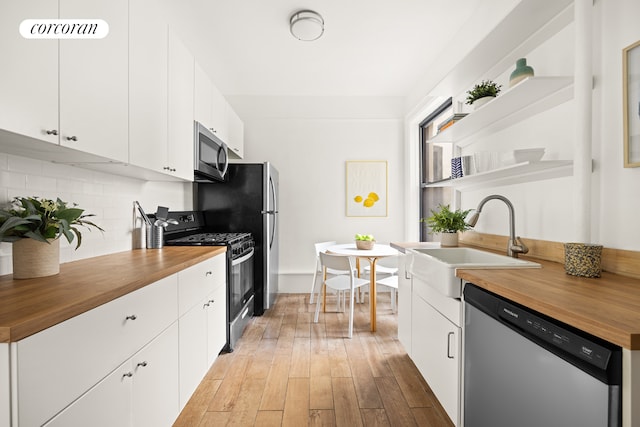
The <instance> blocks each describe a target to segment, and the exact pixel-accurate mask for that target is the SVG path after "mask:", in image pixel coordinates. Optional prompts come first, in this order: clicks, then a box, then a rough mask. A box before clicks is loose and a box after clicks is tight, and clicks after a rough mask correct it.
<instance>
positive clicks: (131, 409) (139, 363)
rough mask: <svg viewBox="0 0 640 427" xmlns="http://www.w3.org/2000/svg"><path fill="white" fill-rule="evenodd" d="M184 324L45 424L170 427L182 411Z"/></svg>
mask: <svg viewBox="0 0 640 427" xmlns="http://www.w3.org/2000/svg"><path fill="white" fill-rule="evenodd" d="M177 342H178V325H177V323H173V324H172V325H171V326H170V327H169V328H168V329H167V330H165V331H164V332H163V333H162V334H160V335H159V336H158V337H157V338H155V339H154V340H153V341H152V342H151V343H149V344H148V345H147V346H145V347H144V348H143V349H142V350H140V352H138V353H137V354H136V355H134V356H133V357H132V358H130V359H129V360H127V361H126V362H125V363H123V364H122V365H120V366H119V367H118V368H116V369H115V370H114V371H113V372H112V373H111V374H109V375H108V376H107V377H106V378H105V379H103V380H102V381H100V382H99V383H98V384H97V385H96V386H94V387H93V388H91V389H90V390H89V391H88V392H87V393H85V394H84V395H83V396H82V397H80V398H79V399H78V400H76V401H75V402H74V403H73V404H71V405H70V406H69V407H67V408H66V409H64V410H63V411H62V412H60V413H59V414H58V415H57V416H56V417H55V418H53V419H52V420H51V421H49V422H48V423H47V424H45V425H46V426H47V427H70V426H85V425H87V421H88V420H90V425H91V426H93V427H101V426H104V427H111V426H119V427H120V426H122V427H125V426H135V427H144V426H149V427H155V426H169V425H171V424H172V423H173V421H174V420H175V419H176V417H177V416H178V414H179V410H178V352H177Z"/></svg>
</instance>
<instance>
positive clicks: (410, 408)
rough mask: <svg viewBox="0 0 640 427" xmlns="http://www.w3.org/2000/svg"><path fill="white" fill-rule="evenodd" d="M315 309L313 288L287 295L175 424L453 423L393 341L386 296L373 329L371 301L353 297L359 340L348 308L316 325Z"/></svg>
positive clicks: (215, 370)
mask: <svg viewBox="0 0 640 427" xmlns="http://www.w3.org/2000/svg"><path fill="white" fill-rule="evenodd" d="M314 309H315V305H313V306H312V305H310V304H309V296H308V294H307V295H304V294H281V295H280V296H279V297H278V300H277V302H276V304H275V306H274V308H273V309H271V310H267V312H266V313H265V315H264V316H261V317H255V318H254V319H252V321H251V323H250V324H249V326H248V327H247V329H246V330H245V332H244V335H243V336H242V338H241V339H240V341H239V342H238V344H237V346H236V350H235V351H234V352H233V353H229V354H222V355H220V356H219V357H218V359H217V360H216V362H215V363H214V364H213V366H212V367H211V369H210V370H209V372H208V374H207V375H206V377H205V379H204V380H203V381H202V383H201V384H200V386H199V387H198V389H197V390H196V392H195V393H194V395H193V397H192V398H191V400H190V401H189V403H188V404H187V405H186V407H185V408H184V410H183V411H182V413H181V414H180V416H179V417H178V419H177V420H176V423H175V424H174V426H175V427H195V426H216V427H217V426H228V425H233V426H254V425H255V426H294V427H299V426H306V425H309V426H348V427H353V426H362V425H364V426H438V427H439V426H452V424H451V421H450V420H449V418H448V417H447V415H446V414H445V412H444V410H443V409H442V407H441V406H440V404H439V403H438V402H437V400H436V398H435V397H434V395H433V393H432V392H431V390H430V389H429V386H428V385H427V383H426V382H425V381H424V379H423V378H422V376H421V375H420V373H419V372H418V370H417V368H416V367H415V365H414V364H413V362H412V361H411V360H410V359H409V356H408V355H407V354H406V352H405V351H404V349H403V347H402V345H401V344H400V342H399V341H398V339H397V315H394V314H393V313H392V312H391V309H390V304H389V294H382V295H380V297H379V298H378V330H377V332H375V333H372V332H370V331H369V305H368V304H356V316H355V324H354V334H353V339H348V338H346V336H347V324H348V319H349V315H348V312H345V313H335V312H332V313H330V312H327V313H320V320H319V322H318V323H317V324H315V323H313V314H314V313H313V312H314ZM327 310H335V302H334V300H332V298H331V297H328V304H327Z"/></svg>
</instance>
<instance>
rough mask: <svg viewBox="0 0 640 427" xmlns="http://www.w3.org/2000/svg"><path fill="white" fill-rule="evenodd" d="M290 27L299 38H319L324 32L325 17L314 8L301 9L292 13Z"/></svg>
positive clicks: (304, 39)
mask: <svg viewBox="0 0 640 427" xmlns="http://www.w3.org/2000/svg"><path fill="white" fill-rule="evenodd" d="M289 29H290V30H291V34H293V37H295V38H297V39H298V40H302V41H307V42H310V41H313V40H318V39H319V38H320V36H322V34H323V33H324V19H322V16H320V14H319V13H317V12H314V11H313V10H299V11H298V12H296V13H294V14H293V15H291V18H290V19H289Z"/></svg>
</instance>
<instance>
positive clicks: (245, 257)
mask: <svg viewBox="0 0 640 427" xmlns="http://www.w3.org/2000/svg"><path fill="white" fill-rule="evenodd" d="M253 252H254V249H253V248H251V250H250V251H249V252H247V254H246V255H243V256H241V257H240V258H236V259H233V260H231V266H232V267H233V266H236V265H238V264H241V263H243V262H245V261H248V260H250V259H251V258H252V257H253Z"/></svg>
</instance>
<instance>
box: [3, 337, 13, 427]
mask: <svg viewBox="0 0 640 427" xmlns="http://www.w3.org/2000/svg"><path fill="white" fill-rule="evenodd" d="M9 360H10V357H9V344H7V343H0V427H9V426H10V425H11V386H10V384H11V380H10V378H11V374H10V373H11V369H10V366H11V365H10V362H9Z"/></svg>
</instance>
